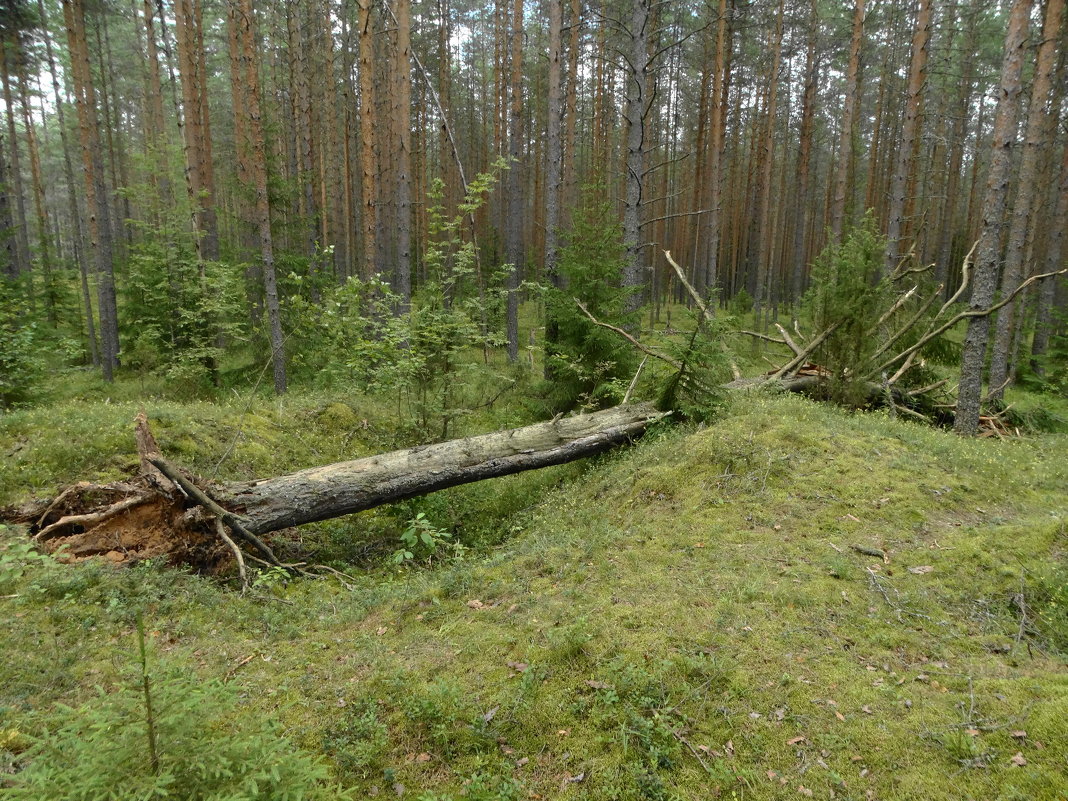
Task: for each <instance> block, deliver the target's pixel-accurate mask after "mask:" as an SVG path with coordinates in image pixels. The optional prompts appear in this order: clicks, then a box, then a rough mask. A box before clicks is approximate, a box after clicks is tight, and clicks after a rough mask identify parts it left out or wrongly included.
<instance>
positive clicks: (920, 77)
mask: <svg viewBox="0 0 1068 801" xmlns="http://www.w3.org/2000/svg"><path fill="white" fill-rule="evenodd" d="M932 10H933V9H932V2H931V0H920V10H919V13H918V14H917V16H916V30H915V32H914V34H913V37H912V58H911V60H910V62H909V83H908V89H907V97H906V99H905V119H904V122H903V123H902V126H901V139H900V141H899V143H898V151H897V163H896V166H895V167H894V174H893V178H891V180H890V213H889V223H888V225H887V229H886V240H887V244H886V262H885V264H884V265H883V273H884V274H886V275H889V274H890V273H892V272H893V271H894V269H895V268H896V267H897V265H898V262H900V261H901V259H902V258H903V256H904V255H905V252H906V251H905V247H904V237H905V225H906V220H905V211H906V207H907V201H908V192H907V188H908V185H909V181H910V176H911V175H912V174H913V171H914V170H915V166H916V164H915V158H914V153H915V150H916V147H917V145H918V141H919V135H920V122H921V116H920V107H921V101H922V99H923V88H924V84H925V83H926V81H927V45H928V42H929V41H930V39H931V14H932Z"/></svg>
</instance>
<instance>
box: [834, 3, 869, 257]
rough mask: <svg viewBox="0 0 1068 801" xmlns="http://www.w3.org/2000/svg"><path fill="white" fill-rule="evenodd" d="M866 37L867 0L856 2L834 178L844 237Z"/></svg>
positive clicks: (837, 219)
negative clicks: (860, 76)
mask: <svg viewBox="0 0 1068 801" xmlns="http://www.w3.org/2000/svg"><path fill="white" fill-rule="evenodd" d="M863 40H864V0H856V3H855V5H854V6H853V34H852V37H851V39H850V43H849V67H848V69H847V71H846V83H845V92H844V98H843V101H842V123H841V130H840V131H839V146H838V169H837V171H836V173H835V179H834V198H833V202H832V204H831V233H832V235H833V237H834V238H835V239H840V238H841V236H842V229H843V227H844V225H845V209H846V195H847V193H849V192H850V191H851V190H850V187H849V173H850V170H851V167H852V163H853V127H854V125H855V119H856V114H857V107H858V105H859V102H860V83H859V74H860V46H861V43H862V42H863Z"/></svg>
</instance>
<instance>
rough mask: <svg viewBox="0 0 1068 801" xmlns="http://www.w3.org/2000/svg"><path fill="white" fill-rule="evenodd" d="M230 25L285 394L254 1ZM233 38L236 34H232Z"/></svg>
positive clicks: (279, 389) (233, 10) (243, 0)
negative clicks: (236, 47)
mask: <svg viewBox="0 0 1068 801" xmlns="http://www.w3.org/2000/svg"><path fill="white" fill-rule="evenodd" d="M229 23H230V25H231V26H232V27H236V28H237V29H238V34H237V35H236V36H235V37H234V38H236V39H237V40H239V42H240V45H241V46H240V53H241V63H240V64H239V65H233V64H232V65H231V69H234V68H235V67H236V68H237V69H238V77H239V80H241V81H243V82H244V87H245V91H244V95H243V100H244V106H245V111H246V113H247V119H246V121H245V122H246V123H247V124H245V125H242V126H240V127H241V128H242V129H243V130H244V131H245V132H246V133H247V135H248V137H249V142H248V144H247V149H248V151H249V153H250V156H251V157H250V159H249V173H250V174H251V175H250V178H251V182H252V189H253V191H254V192H255V196H256V204H255V210H254V215H253V216H254V222H255V226H256V233H257V235H258V237H259V244H260V257H261V259H262V261H263V265H262V269H263V288H264V296H265V299H266V306H267V324H268V327H269V329H270V341H271V366H272V369H273V374H274V391H275V393H276V394H278V395H281V394H283V393H284V392H285V391H286V360H285V347H284V344H285V343H284V341H283V339H282V322H281V320H282V318H281V313H280V310H279V304H278V283H277V280H276V277H275V271H274V241H273V239H272V236H271V206H270V200H269V197H268V194H267V154H266V152H265V148H264V140H263V112H262V108H261V103H260V78H259V62H258V59H257V57H256V53H257V50H256V33H255V16H254V13H253V10H252V0H231V2H230V6H229ZM231 35H232V36H233V34H231Z"/></svg>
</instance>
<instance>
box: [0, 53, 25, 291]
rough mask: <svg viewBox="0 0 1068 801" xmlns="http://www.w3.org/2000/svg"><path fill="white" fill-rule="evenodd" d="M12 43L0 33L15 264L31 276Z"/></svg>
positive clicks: (0, 65)
mask: <svg viewBox="0 0 1068 801" xmlns="http://www.w3.org/2000/svg"><path fill="white" fill-rule="evenodd" d="M10 49H11V48H10V46H9V43H8V42H6V41H4V38H3V36H2V35H0V82H2V84H3V89H4V106H5V108H6V117H7V136H8V146H9V147H10V154H11V159H10V162H9V164H10V180H11V190H12V194H13V195H14V196H15V236H14V239H15V264H16V265H17V271H18V274H19V275H26V276H29V275H31V259H32V254H31V252H30V236H29V223H28V221H27V218H26V195H25V193H24V192H25V190H24V188H23V185H22V156H21V148H20V147H19V137H18V133H17V129H16V127H15V101H14V93H13V92H12V91H11V76H12V75H13V74H14V72H15V71H17V66H16V64H15V58H16V54H15V53H13V52H9V51H10Z"/></svg>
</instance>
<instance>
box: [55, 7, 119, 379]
mask: <svg viewBox="0 0 1068 801" xmlns="http://www.w3.org/2000/svg"><path fill="white" fill-rule="evenodd" d="M63 13H64V18H65V22H66V28H67V42H68V46H69V50H70V57H71V65H72V73H73V78H74V87H75V96H76V104H77V107H78V129H79V133H80V139H81V146H82V161H83V167H84V170H85V188H86V194H87V195H88V208H89V237H90V243H89V244H90V248H91V249H92V251H93V253H94V254H95V261H96V270H97V296H98V299H97V306H98V309H99V314H100V344H101V367H102V369H103V373H104V380H106V381H112V380H113V379H114V371H115V369H116V368H117V367H118V365H119V324H118V312H117V303H116V297H115V273H114V264H113V259H112V252H113V251H112V239H111V236H112V231H111V208H110V205H111V204H110V203H108V192H107V186H106V184H105V181H104V154H103V150H102V148H101V144H100V129H99V126H98V123H97V116H96V93H95V91H94V89H93V83H92V73H91V71H90V68H89V44H88V40H87V39H86V35H85V6H84V0H63Z"/></svg>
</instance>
